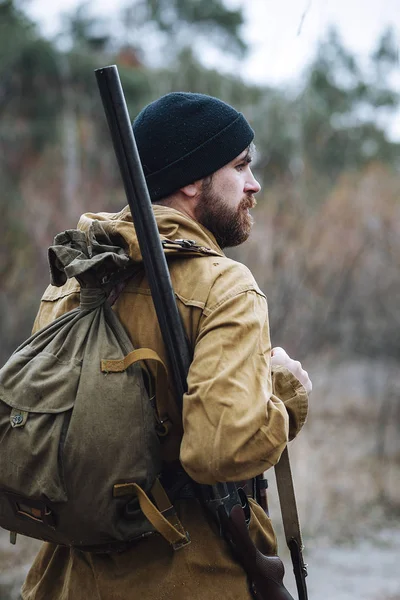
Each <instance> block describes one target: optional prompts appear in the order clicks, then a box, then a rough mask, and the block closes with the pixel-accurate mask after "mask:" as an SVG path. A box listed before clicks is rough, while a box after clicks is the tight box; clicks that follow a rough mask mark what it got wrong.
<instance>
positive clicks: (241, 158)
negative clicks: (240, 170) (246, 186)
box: [236, 148, 253, 163]
mask: <svg viewBox="0 0 400 600" xmlns="http://www.w3.org/2000/svg"><path fill="white" fill-rule="evenodd" d="M252 160H253V157H252V153H251V150H250V148H247V149H246V154H245V155H244V156H243V152H242V154H240V155H239V156H238V157H237V159H236V161H237V162H238V163H241V162H245V163H251V161H252Z"/></svg>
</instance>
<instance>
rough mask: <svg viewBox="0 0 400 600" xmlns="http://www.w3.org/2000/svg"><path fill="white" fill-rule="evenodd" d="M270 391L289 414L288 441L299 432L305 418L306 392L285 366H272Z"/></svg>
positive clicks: (306, 406) (306, 407) (306, 409)
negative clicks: (280, 401)
mask: <svg viewBox="0 0 400 600" xmlns="http://www.w3.org/2000/svg"><path fill="white" fill-rule="evenodd" d="M272 391H273V393H274V394H275V395H276V396H278V398H280V399H281V400H282V402H283V403H284V404H285V408H286V410H287V411H288V414H289V441H291V440H293V438H295V437H296V435H297V434H298V433H299V431H300V430H301V428H302V427H303V425H304V423H305V422H306V419H307V413H308V394H307V392H306V390H305V389H304V387H303V385H302V384H301V383H300V381H299V380H298V379H297V377H295V376H294V375H293V374H292V373H291V372H290V371H289V370H288V369H287V368H286V367H281V366H278V367H273V369H272Z"/></svg>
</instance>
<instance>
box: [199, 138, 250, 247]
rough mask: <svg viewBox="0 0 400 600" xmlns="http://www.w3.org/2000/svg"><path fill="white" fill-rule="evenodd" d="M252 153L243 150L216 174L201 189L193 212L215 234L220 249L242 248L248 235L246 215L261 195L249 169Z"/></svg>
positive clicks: (248, 220) (248, 150)
mask: <svg viewBox="0 0 400 600" xmlns="http://www.w3.org/2000/svg"><path fill="white" fill-rule="evenodd" d="M250 162H251V151H250V148H247V149H246V150H244V151H243V152H242V153H241V154H239V156H237V157H236V158H235V159H234V160H232V161H231V162H230V163H228V164H227V165H225V166H224V167H222V169H219V170H218V171H216V172H215V173H214V174H213V175H212V178H211V180H210V179H205V180H204V181H203V188H202V191H201V194H200V196H199V200H198V203H197V205H196V208H195V217H196V219H197V221H199V223H201V224H202V225H204V227H206V228H207V229H208V230H209V231H211V233H213V234H214V236H215V239H216V240H217V243H218V244H219V246H220V247H221V248H228V247H232V246H238V245H239V244H242V243H243V242H244V241H246V240H247V238H248V237H249V235H250V230H251V227H252V225H253V218H252V217H251V215H250V213H249V209H250V208H254V206H255V205H256V200H255V198H254V195H253V194H256V193H257V192H259V191H260V189H261V188H260V185H259V183H258V182H257V181H256V180H255V179H254V176H253V173H252V172H251V169H250Z"/></svg>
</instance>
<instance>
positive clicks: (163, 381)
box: [100, 348, 170, 436]
mask: <svg viewBox="0 0 400 600" xmlns="http://www.w3.org/2000/svg"><path fill="white" fill-rule="evenodd" d="M144 360H153V361H155V363H156V377H155V382H156V389H155V400H156V405H157V418H158V423H159V425H160V426H161V428H162V433H160V432H159V435H162V436H164V435H167V434H168V432H169V426H170V420H169V416H168V412H167V409H168V371H167V367H166V366H165V363H164V362H163V361H162V360H161V358H160V357H159V355H158V354H157V352H154V350H151V349H150V348H139V349H137V350H132V352H130V353H129V354H127V355H126V356H124V357H123V358H120V359H116V360H101V361H100V368H101V370H102V372H103V373H122V372H123V371H126V369H127V368H128V367H130V366H131V365H133V364H134V363H137V362H141V361H144Z"/></svg>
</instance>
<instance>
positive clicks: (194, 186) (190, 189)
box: [179, 179, 202, 198]
mask: <svg viewBox="0 0 400 600" xmlns="http://www.w3.org/2000/svg"><path fill="white" fill-rule="evenodd" d="M201 181H202V180H201V179H199V180H198V181H194V182H193V183H189V184H188V185H185V186H183V187H181V188H180V189H179V191H180V192H182V193H183V194H185V196H188V197H189V198H195V197H196V196H197V195H198V194H199V193H200V192H201V186H202V183H201Z"/></svg>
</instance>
